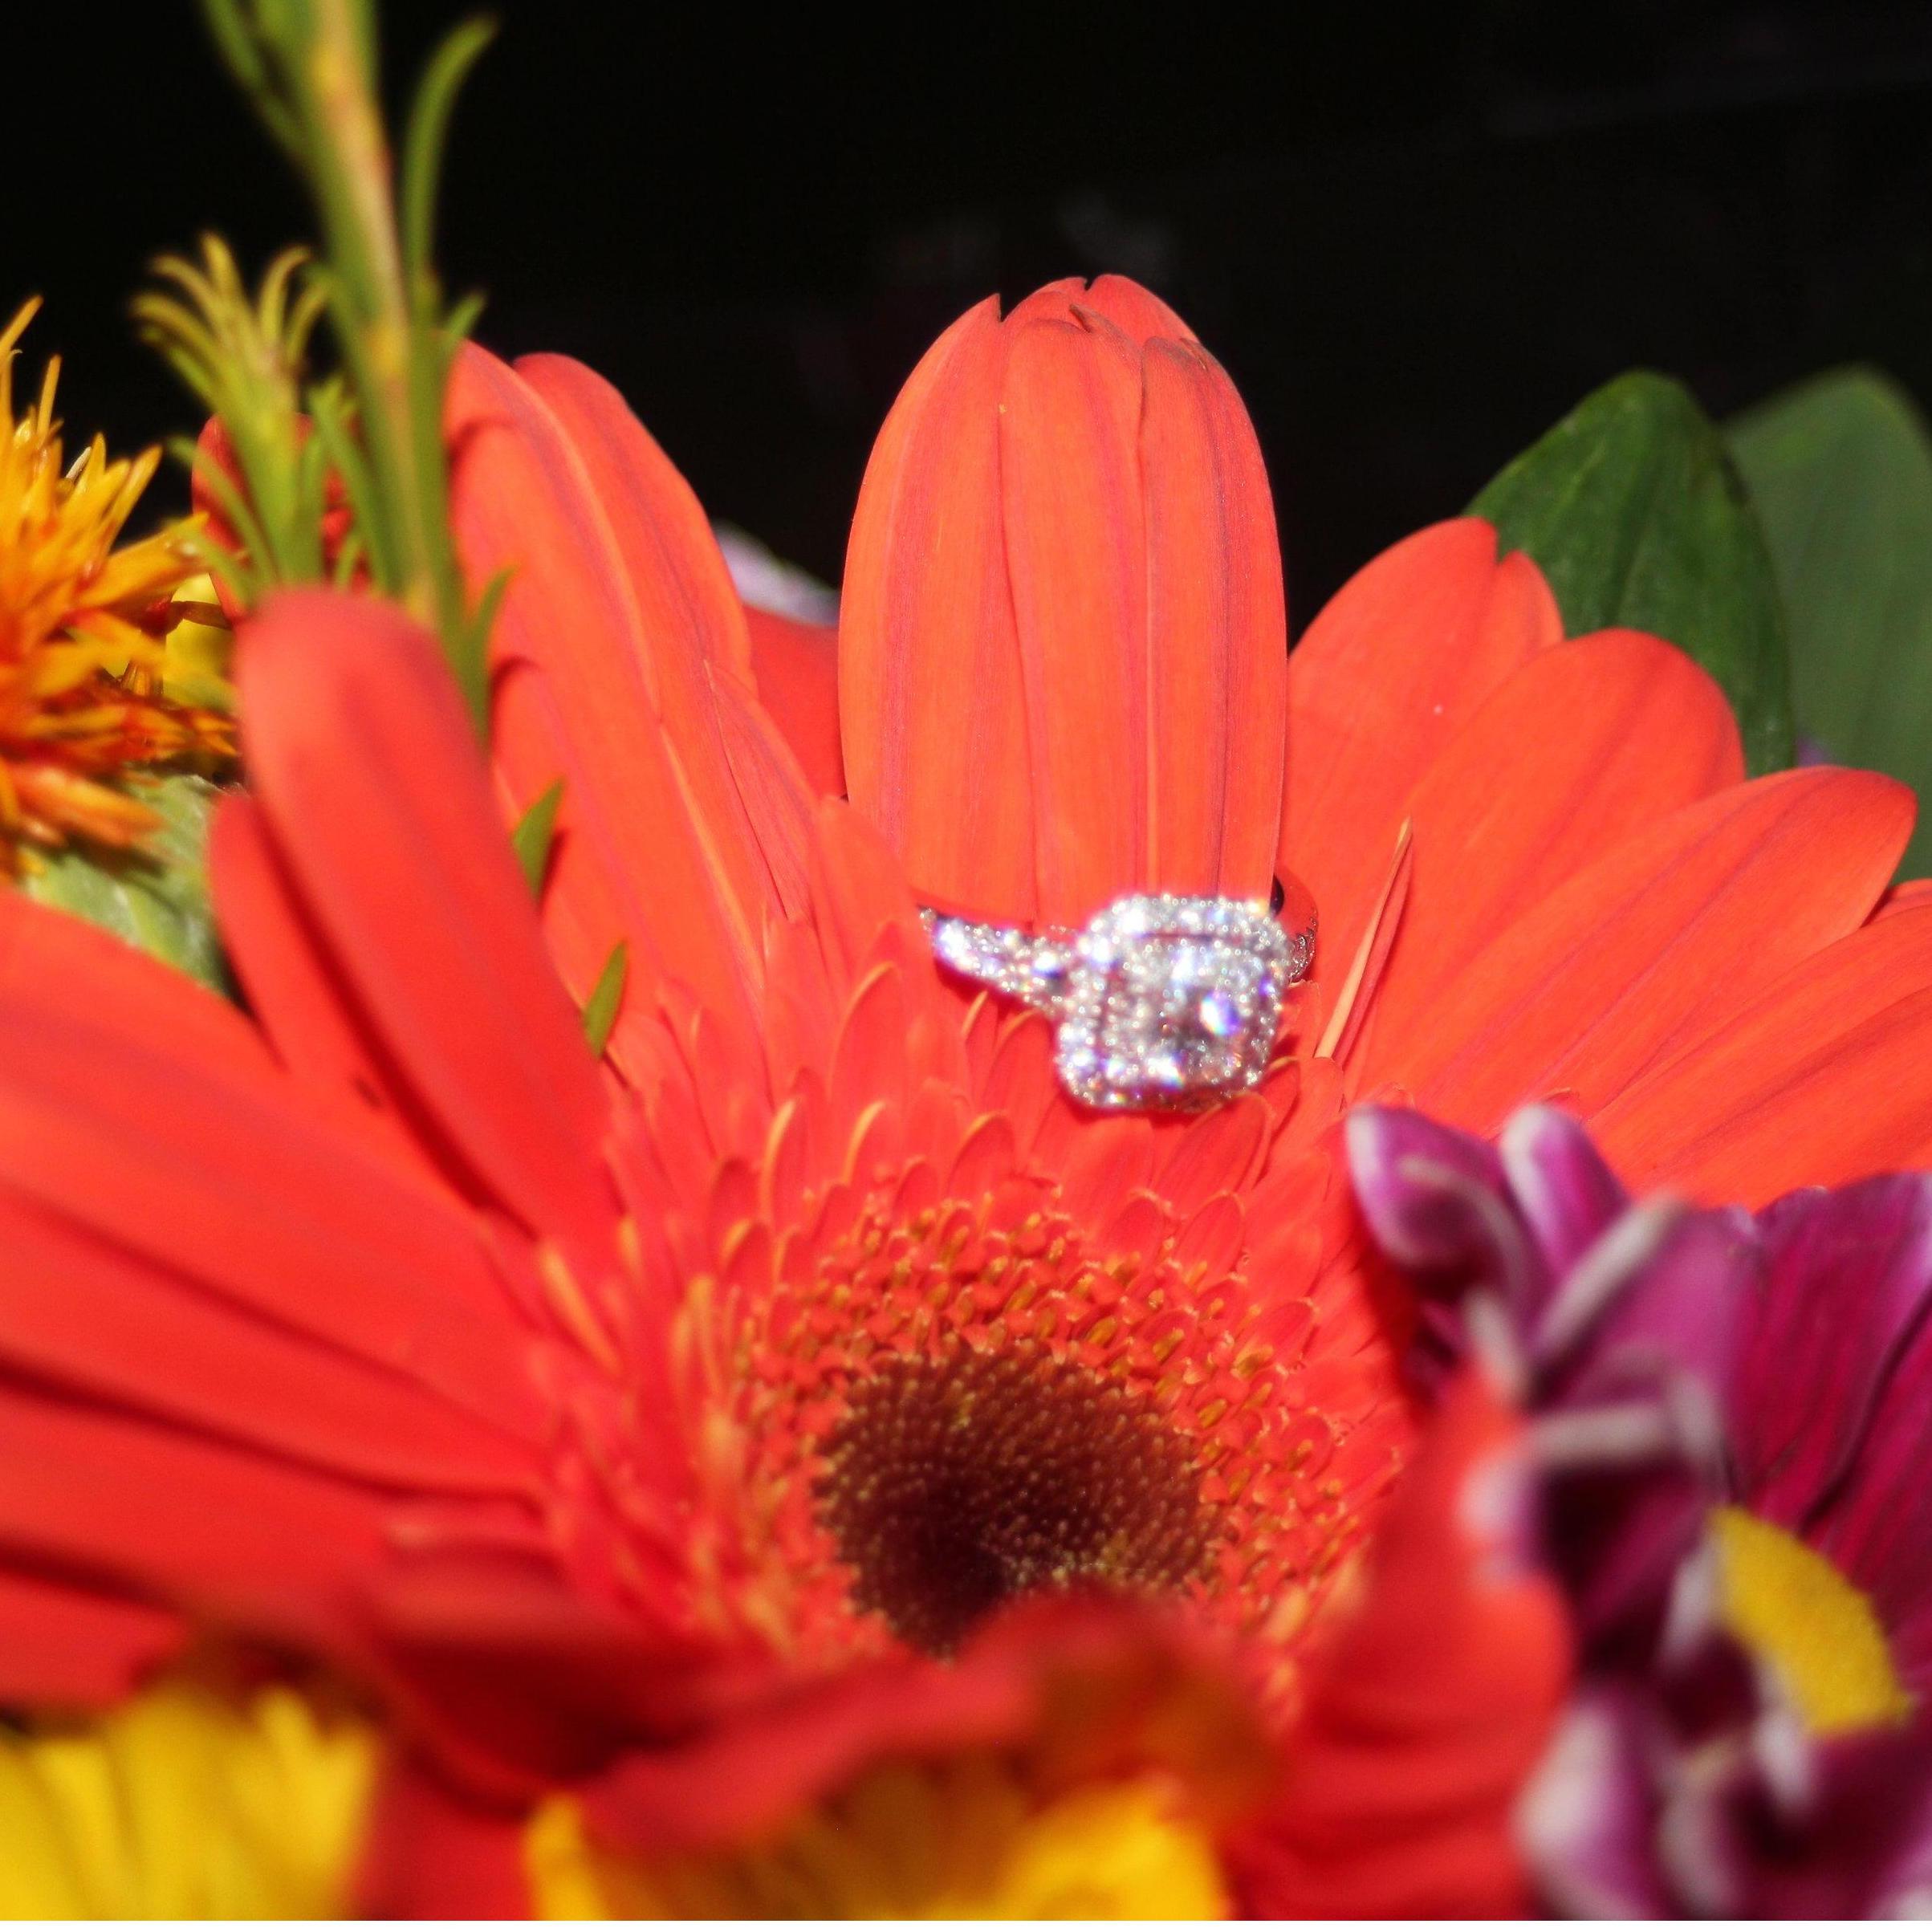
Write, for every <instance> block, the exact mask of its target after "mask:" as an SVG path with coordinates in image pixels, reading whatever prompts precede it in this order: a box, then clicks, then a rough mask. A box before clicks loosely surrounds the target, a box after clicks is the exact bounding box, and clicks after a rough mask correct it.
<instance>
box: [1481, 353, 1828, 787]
mask: <svg viewBox="0 0 1932 1932" xmlns="http://www.w3.org/2000/svg"><path fill="white" fill-rule="evenodd" d="M1470 510H1471V511H1472V512H1473V513H1474V515H1477V516H1482V517H1487V518H1488V519H1490V521H1491V523H1494V524H1495V526H1496V528H1497V531H1498V533H1499V536H1500V538H1501V539H1502V543H1503V548H1504V549H1505V550H1524V551H1528V552H1529V554H1530V555H1531V557H1533V558H1534V559H1535V561H1536V562H1537V563H1538V564H1539V565H1540V566H1541V567H1542V569H1543V572H1544V576H1547V577H1548V579H1549V581H1550V588H1552V590H1553V591H1554V592H1556V601H1557V603H1558V604H1559V605H1560V607H1561V608H1562V611H1563V620H1564V628H1565V629H1566V630H1567V631H1568V632H1569V634H1570V635H1571V636H1572V637H1576V636H1578V635H1580V634H1581V633H1583V632H1588V631H1596V630H1602V629H1605V628H1607V627H1609V626H1611V625H1627V626H1629V627H1630V628H1633V629H1635V630H1640V631H1649V632H1652V633H1653V635H1654V636H1657V637H1666V638H1668V639H1669V640H1670V641H1671V642H1672V643H1673V644H1675V645H1678V646H1680V647H1681V648H1682V649H1684V650H1686V651H1688V652H1689V653H1690V655H1691V656H1692V657H1694V658H1695V659H1696V660H1697V661H1698V663H1699V664H1701V665H1703V667H1704V668H1705V669H1706V670H1707V671H1709V672H1710V674H1711V675H1712V676H1713V677H1714V678H1716V680H1717V681H1718V683H1719V684H1720V685H1723V688H1724V692H1725V695H1726V696H1727V697H1728V698H1730V700H1731V708H1732V709H1733V710H1735V712H1736V713H1737V715H1738V724H1739V729H1740V730H1742V732H1743V738H1744V754H1745V758H1746V760H1747V763H1749V765H1750V767H1751V770H1752V771H1754V772H1757V771H1773V770H1775V769H1777V768H1778V767H1780V766H1784V765H1788V764H1789V763H1791V762H1792V755H1793V735H1792V707H1791V689H1790V686H1791V674H1790V667H1789V665H1788V661H1787V657H1786V646H1785V639H1784V613H1783V612H1782V610H1781V608H1779V601H1778V589H1777V583H1776V580H1775V577H1774V576H1773V574H1772V571H1771V560H1770V558H1769V556H1768V555H1767V551H1766V547H1765V543H1764V537H1763V531H1760V530H1759V527H1758V520H1757V518H1756V515H1755V513H1754V512H1753V510H1752V508H1751V499H1750V498H1749V496H1748V495H1747V494H1746V491H1745V489H1744V486H1743V482H1742V481H1741V479H1740V478H1739V476H1738V474H1737V472H1736V470H1735V468H1734V467H1733V466H1732V464H1731V459H1730V457H1729V455H1728V454H1727V451H1726V449H1725V446H1724V442H1723V437H1720V436H1719V435H1718V432H1717V430H1716V429H1715V428H1714V426H1713V425H1712V424H1711V423H1710V421H1709V419H1708V418H1707V417H1706V416H1705V414H1704V413H1703V412H1702V410H1701V409H1699V408H1698V405H1697V403H1696V402H1695V401H1694V399H1693V398H1692V397H1691V395H1690V391H1689V390H1687V389H1686V388H1684V386H1683V384H1682V383H1678V382H1674V381H1672V380H1670V378H1669V377H1667V376H1657V375H1653V374H1652V373H1651V372H1649V371H1647V370H1641V369H1640V370H1637V371H1633V372H1632V373H1631V374H1629V375H1627V376H1618V377H1617V380H1615V381H1614V382H1612V383H1608V384H1605V386H1604V387H1603V388H1601V389H1599V390H1597V391H1596V393H1595V394H1594V395H1592V396H1588V397H1585V398H1584V401H1582V402H1581V403H1580V404H1579V405H1577V407H1576V409H1574V410H1573V411H1572V413H1570V414H1569V415H1568V416H1566V417H1564V419H1563V421H1561V422H1560V423H1559V424H1557V425H1556V428H1555V429H1552V430H1551V431H1550V432H1549V433H1548V435H1546V436H1545V437H1544V438H1543V439H1542V441H1540V442H1538V443H1535V444H1533V445H1531V447H1530V448H1529V449H1527V450H1525V451H1524V452H1523V454H1522V455H1520V456H1519V457H1518V458H1516V460H1515V462H1512V463H1511V464H1510V466H1508V467H1507V469H1506V470H1503V472H1502V474H1500V475H1499V476H1497V477H1496V478H1495V479H1494V480H1493V481H1492V482H1491V483H1490V484H1489V485H1488V486H1487V487H1486V488H1485V489H1484V490H1483V493H1482V494H1481V495H1479V496H1478V498H1476V500H1475V501H1474V502H1473V503H1472V504H1470Z"/></svg>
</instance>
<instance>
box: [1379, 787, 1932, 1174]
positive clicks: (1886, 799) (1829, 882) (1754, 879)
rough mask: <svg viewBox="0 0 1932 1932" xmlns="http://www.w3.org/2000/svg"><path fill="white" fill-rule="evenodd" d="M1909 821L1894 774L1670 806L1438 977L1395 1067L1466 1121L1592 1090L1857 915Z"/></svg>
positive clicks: (1755, 988)
mask: <svg viewBox="0 0 1932 1932" xmlns="http://www.w3.org/2000/svg"><path fill="white" fill-rule="evenodd" d="M1911 820H1912V805H1911V795H1910V793H1909V792H1908V791H1906V789H1905V787H1903V786H1901V785H1897V784H1895V783H1893V781H1892V780H1890V779H1884V778H1880V777H1878V776H1877V775H1875V774H1873V773H1869V772H1854V771H1832V770H1828V769H1824V768H1816V767H1814V768H1812V769H1810V770H1806V771H1788V772H1780V773H1778V774H1776V775H1774V776H1772V777H1770V778H1766V779H1758V780H1757V781H1755V783H1751V784H1749V785H1742V786H1736V787H1731V789H1729V790H1727V791H1723V792H1720V793H1718V795H1716V796H1714V797H1712V798H1709V799H1704V800H1702V801H1701V802H1700V803H1697V804H1694V805H1690V806H1686V807H1684V808H1683V809H1682V810H1681V811H1676V812H1674V813H1672V814H1671V815H1670V817H1669V818H1667V819H1665V820H1662V821H1660V822H1659V823H1658V824H1655V825H1653V826H1652V827H1650V828H1649V829H1647V830H1645V831H1643V832H1638V833H1637V834H1635V835H1634V836H1632V837H1630V838H1628V839H1626V840H1624V841H1622V842H1621V844H1619V845H1618V846H1617V848H1615V849H1614V850H1613V851H1612V852H1609V853H1606V854H1605V856H1604V857H1603V858H1602V859H1601V860H1598V861H1597V863H1596V864H1594V865H1592V866H1591V867H1589V868H1587V869H1586V870H1584V871H1583V872H1579V873H1576V874H1575V875H1574V876H1573V877H1572V878H1571V879H1570V880H1569V881H1568V882H1567V883H1566V884H1565V885H1562V886H1560V888H1558V889H1557V890H1556V892H1554V893H1552V894H1551V895H1550V896H1549V897H1548V898H1546V899H1545V900H1544V901H1542V903H1541V904H1540V905H1538V906H1537V907H1535V909H1533V910H1532V911H1531V912H1530V913H1527V915H1526V916H1525V917H1523V918H1522V919H1520V920H1519V921H1517V922H1516V923H1515V925H1513V926H1511V928H1510V929H1508V930H1507V931H1506V932H1504V933H1501V934H1500V935H1499V936H1498V938H1496V939H1495V941H1494V942H1491V945H1490V946H1487V948H1486V949H1485V950H1483V952H1482V953H1480V954H1478V956H1477V957H1476V958H1475V959H1474V961H1473V962H1471V963H1470V966H1468V967H1467V968H1466V970H1464V971H1463V972H1462V974H1459V975H1458V977H1457V978H1456V980H1455V982H1454V984H1453V985H1451V986H1447V987H1446V988H1445V989H1444V990H1443V993H1442V998H1441V999H1440V1001H1439V1002H1438V1004H1437V1007H1436V1009H1435V1011H1434V1015H1433V1017H1432V1019H1431V1023H1430V1028H1429V1029H1428V1030H1427V1031H1426V1033H1423V1034H1420V1035H1418V1036H1417V1039H1416V1041H1415V1043H1414V1045H1413V1047H1412V1049H1411V1051H1410V1052H1409V1055H1408V1056H1407V1058H1406V1060H1405V1063H1404V1064H1403V1065H1402V1067H1401V1069H1400V1076H1401V1079H1402V1080H1403V1083H1404V1084H1405V1085H1406V1086H1407V1087H1408V1088H1409V1091H1410V1092H1413V1095H1414V1096H1415V1099H1416V1104H1417V1105H1418V1106H1419V1107H1421V1108H1423V1109H1425V1110H1426V1111H1428V1112H1434V1113H1437V1114H1438V1115H1440V1116H1442V1117H1443V1118H1445V1119H1446V1120H1450V1121H1454V1122H1455V1123H1456V1124H1457V1125H1463V1126H1467V1127H1470V1128H1471V1129H1476V1130H1478V1131H1486V1130H1488V1129H1492V1128H1494V1127H1495V1126H1496V1125H1499V1123H1500V1121H1502V1119H1503V1116H1505V1115H1506V1114H1507V1113H1508V1112H1510V1110H1511V1108H1515V1107H1516V1106H1518V1105H1519V1104H1523V1102H1525V1101H1528V1100H1536V1099H1539V1098H1542V1097H1545V1096H1550V1095H1553V1094H1563V1095H1566V1096H1574V1098H1575V1103H1576V1105H1577V1106H1578V1107H1579V1108H1580V1109H1581V1110H1583V1111H1584V1112H1588V1111H1590V1110H1592V1109H1594V1108H1597V1107H1600V1106H1601V1105H1603V1104H1605V1102H1606V1101H1608V1100H1610V1099H1611V1098H1612V1097H1613V1096H1614V1095H1615V1094H1616V1093H1617V1092H1618V1091H1619V1090H1620V1089H1621V1088H1624V1087H1625V1086H1627V1085H1629V1084H1631V1083H1632V1082H1633V1081H1634V1080H1636V1079H1637V1078H1638V1077H1639V1076H1641V1074H1642V1073H1644V1072H1645V1070H1646V1069H1647V1068H1650V1067H1652V1066H1654V1065H1657V1064H1662V1061H1663V1060H1666V1059H1667V1058H1669V1057H1670V1056H1671V1055H1673V1054H1674V1052H1675V1051H1678V1049H1679V1048H1681V1047H1682V1046H1684V1045H1685V1044H1686V1043H1688V1042H1689V1041H1690V1040H1692V1039H1695V1038H1697V1037H1698V1035H1700V1034H1702V1033H1706V1032H1709V1031H1710V1030H1711V1029H1712V1028H1714V1027H1715V1026H1717V1025H1718V1024H1719V1023H1722V1021H1723V1019H1724V1017H1725V1015H1727V1013H1730V1012H1733V1011H1736V1010H1737V1008H1738V1007H1739V1006H1741V1005H1743V1003H1747V1002H1748V1001H1749V1000H1751V999H1753V998H1755V996H1756V995H1757V994H1759V993H1761V992H1763V990H1765V989H1766V988H1767V987H1768V986H1771V985H1772V984H1774V983H1775V982H1776V981H1777V980H1778V979H1779V978H1780V977H1781V976H1782V975H1783V974H1784V973H1785V972H1786V971H1787V970H1788V969H1790V968H1791V967H1792V966H1796V964H1798V963H1799V962H1801V961H1803V960H1804V959H1805V958H1808V956H1810V955H1811V954H1814V953H1816V952H1817V951H1818V950H1820V948H1822V947H1824V946H1828V945H1830V944H1831V942H1832V941H1833V940H1835V939H1839V938H1843V937H1844V936H1845V934H1846V933H1849V932H1852V931H1854V930H1856V929H1857V927H1858V926H1859V925H1861V923H1862V922H1863V921H1864V919H1865V916H1866V915H1867V913H1869V912H1870V910H1871V909H1872V907H1873V905H1874V904H1875V903H1876V901H1877V898H1878V896H1879V894H1880V893H1882V892H1883V891H1884V889H1885V883H1886V881H1887V880H1888V879H1889V877H1890V875H1891V872H1892V869H1893V867H1894V866H1895V865H1896V864H1897V862H1898V855H1899V853H1900V852H1901V851H1902V850H1903V849H1904V846H1905V841H1906V837H1907V836H1908V835H1909V833H1910V829H1911ZM1629 1178H1630V1179H1631V1180H1632V1181H1633V1182H1641V1181H1642V1179H1643V1178H1644V1177H1642V1176H1641V1175H1632V1176H1630V1177H1629Z"/></svg>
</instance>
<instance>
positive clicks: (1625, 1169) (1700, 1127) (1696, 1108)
mask: <svg viewBox="0 0 1932 1932" xmlns="http://www.w3.org/2000/svg"><path fill="white" fill-rule="evenodd" d="M1928 1069H1932V898H1928V897H1925V896H1923V895H1918V896H1914V897H1912V898H1910V899H1909V900H1907V901H1906V902H1905V903H1904V904H1902V905H1898V906H1897V907H1896V908H1894V909H1891V910H1889V911H1887V912H1885V913H1881V914H1880V915H1879V916H1878V917H1877V918H1875V919H1873V921H1872V922H1871V923H1870V924H1869V925H1866V926H1865V927H1864V928H1862V929H1861V930H1859V931H1857V932H1855V933H1852V934H1851V935H1850V936H1849V938H1844V939H1840V941H1839V942H1837V944H1836V945H1835V946H1828V947H1827V948H1825V950H1824V951H1822V952H1820V953H1817V954H1813V955H1812V957H1810V958H1808V959H1806V960H1804V962H1802V963H1801V964H1800V966H1797V967H1796V969H1795V970H1792V972H1790V973H1789V974H1787V975H1786V976H1785V978H1784V979H1783V980H1782V981H1781V982H1779V984H1778V985H1777V986H1774V987H1773V988H1771V990H1769V991H1768V992H1767V993H1766V994H1764V995H1763V997H1762V998H1761V999H1758V1000H1756V1001H1755V1002H1754V1003H1752V1004H1751V1005H1750V1006H1749V1007H1747V1009H1746V1010H1745V1011H1743V1012H1739V1013H1736V1014H1735V1016H1734V1017H1733V1018H1732V1019H1731V1020H1730V1021H1729V1022H1728V1023H1727V1024H1725V1025H1724V1026H1723V1027H1719V1028H1718V1029H1717V1030H1716V1031H1714V1032H1712V1033H1710V1034H1709V1035H1707V1036H1706V1037H1704V1038H1702V1039H1699V1040H1698V1041H1697V1042H1696V1043H1695V1044H1694V1046H1692V1047H1690V1048H1688V1049H1687V1050H1686V1051H1683V1052H1682V1053H1681V1054H1680V1055H1678V1056H1677V1057H1676V1058H1674V1060H1671V1061H1670V1063H1669V1064H1666V1065H1662V1066H1660V1067H1658V1068H1657V1069H1656V1070H1655V1071H1654V1072H1651V1073H1649V1075H1647V1076H1645V1078H1644V1079H1643V1080H1641V1081H1637V1082H1634V1083H1633V1084H1632V1085H1631V1086H1630V1087H1629V1089H1628V1090H1627V1091H1626V1092H1623V1093H1621V1094H1619V1095H1617V1096H1615V1097H1614V1098H1613V1099H1612V1100H1610V1101H1609V1104H1607V1105H1605V1107H1604V1108H1602V1109H1601V1111H1600V1112H1597V1113H1596V1116H1594V1118H1593V1119H1592V1121H1591V1123H1590V1125H1591V1130H1592V1133H1594V1134H1595V1135H1596V1137H1597V1140H1598V1141H1599V1143H1600V1144H1601V1146H1602V1148H1603V1149H1604V1151H1605V1154H1606V1155H1607V1156H1608V1157H1609V1159H1610V1160H1611V1161H1613V1163H1614V1164H1615V1165H1616V1166H1617V1169H1618V1170H1619V1171H1620V1172H1621V1173H1625V1174H1626V1175H1641V1176H1642V1177H1644V1178H1645V1182H1646V1184H1649V1185H1653V1186H1662V1187H1671V1188H1676V1189H1679V1190H1682V1191H1683V1192H1684V1193H1686V1194H1690V1195H1691V1196H1693V1197H1694V1198H1697V1199H1699V1200H1702V1201H1707V1202H1731V1201H1741V1202H1744V1203H1745V1204H1746V1205H1747V1206H1752V1207H1758V1206H1763V1204H1764V1202H1767V1201H1769V1200H1772V1199H1775V1198H1776V1197H1777V1196H1778V1195H1779V1194H1784V1193H1785V1192H1787V1191H1788V1190H1790V1189H1792V1188H1794V1187H1800V1186H1827V1187H1836V1186H1842V1185H1843V1184H1844V1183H1845V1182H1848V1181H1853V1180H1857V1179H1860V1178H1863V1177H1864V1176H1865V1175H1867V1174H1873V1173H1886V1172H1890V1171H1893V1170H1896V1169H1901V1168H1912V1167H1923V1166H1926V1165H1932V1072H1928Z"/></svg>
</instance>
